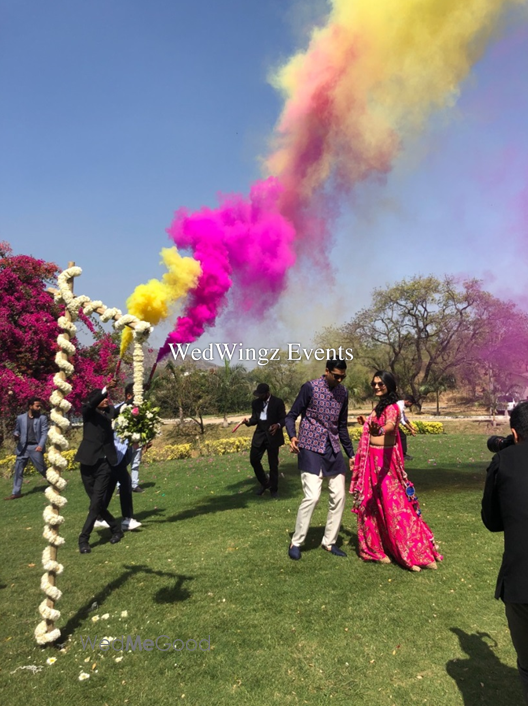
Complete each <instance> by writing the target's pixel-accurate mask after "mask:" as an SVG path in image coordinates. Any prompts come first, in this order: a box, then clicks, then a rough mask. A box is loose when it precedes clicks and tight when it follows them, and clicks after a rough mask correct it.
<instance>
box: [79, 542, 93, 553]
mask: <svg viewBox="0 0 528 706" xmlns="http://www.w3.org/2000/svg"><path fill="white" fill-rule="evenodd" d="M79 551H80V553H81V554H89V553H90V552H91V551H92V550H91V548H90V545H89V544H79Z"/></svg>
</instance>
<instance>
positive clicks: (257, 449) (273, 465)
mask: <svg viewBox="0 0 528 706" xmlns="http://www.w3.org/2000/svg"><path fill="white" fill-rule="evenodd" d="M264 451H267V452H268V463H269V469H270V477H269V484H268V479H267V477H266V473H265V472H264V468H263V467H262V463H261V461H262V457H263V456H264ZM249 462H250V463H251V465H252V466H253V470H254V471H255V475H256V476H257V480H258V482H259V483H260V484H261V485H262V486H264V487H265V488H268V487H269V489H270V490H271V492H272V493H276V492H277V490H278V488H279V447H278V446H269V445H268V442H265V443H264V444H263V445H262V446H252V447H251V451H250V453H249Z"/></svg>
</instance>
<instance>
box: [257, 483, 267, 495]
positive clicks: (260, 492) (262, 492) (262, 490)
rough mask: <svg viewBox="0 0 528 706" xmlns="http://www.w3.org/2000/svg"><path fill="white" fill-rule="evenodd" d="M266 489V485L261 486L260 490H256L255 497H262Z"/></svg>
mask: <svg viewBox="0 0 528 706" xmlns="http://www.w3.org/2000/svg"><path fill="white" fill-rule="evenodd" d="M267 489H268V486H267V485H261V486H260V488H259V489H258V490H257V495H264V493H265V492H266V490H267Z"/></svg>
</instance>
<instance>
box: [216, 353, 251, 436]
mask: <svg viewBox="0 0 528 706" xmlns="http://www.w3.org/2000/svg"><path fill="white" fill-rule="evenodd" d="M213 381H214V388H215V390H214V397H215V400H214V405H215V407H216V409H217V410H218V411H219V412H220V414H222V415H223V417H224V420H223V426H224V427H227V425H228V421H227V415H228V413H229V412H238V411H240V410H241V409H246V408H247V404H248V397H249V396H250V394H251V384H250V381H249V377H248V372H247V370H246V368H245V367H244V366H243V365H242V364H241V363H238V364H236V365H230V362H229V360H224V366H223V367H221V368H217V369H216V370H215V371H214V373H213Z"/></svg>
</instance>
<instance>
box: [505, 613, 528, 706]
mask: <svg viewBox="0 0 528 706" xmlns="http://www.w3.org/2000/svg"><path fill="white" fill-rule="evenodd" d="M504 608H505V609H506V618H507V619H508V626H509V628H510V634H511V639H512V642H513V646H514V647H515V651H516V652H517V669H518V670H519V676H520V677H521V684H522V688H523V694H524V701H525V703H526V704H528V603H504Z"/></svg>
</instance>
